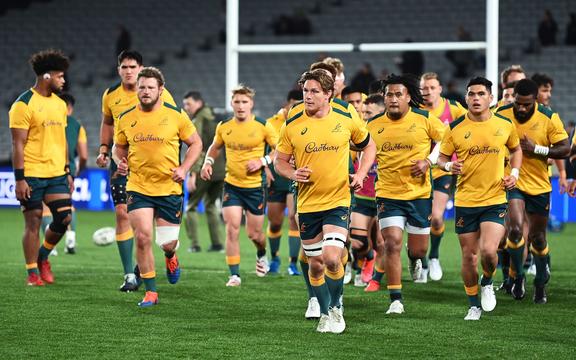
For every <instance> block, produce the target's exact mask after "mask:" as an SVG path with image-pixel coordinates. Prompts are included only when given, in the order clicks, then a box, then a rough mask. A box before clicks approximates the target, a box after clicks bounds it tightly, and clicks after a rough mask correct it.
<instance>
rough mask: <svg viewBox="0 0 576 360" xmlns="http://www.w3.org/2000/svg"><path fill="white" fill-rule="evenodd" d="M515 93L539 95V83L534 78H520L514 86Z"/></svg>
mask: <svg viewBox="0 0 576 360" xmlns="http://www.w3.org/2000/svg"><path fill="white" fill-rule="evenodd" d="M514 93H515V94H518V95H520V96H530V95H532V96H534V98H536V97H537V96H538V85H537V84H536V82H535V81H534V80H530V79H522V80H518V82H517V83H516V86H514Z"/></svg>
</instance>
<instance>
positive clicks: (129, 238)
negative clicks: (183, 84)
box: [96, 50, 176, 292]
mask: <svg viewBox="0 0 576 360" xmlns="http://www.w3.org/2000/svg"><path fill="white" fill-rule="evenodd" d="M141 70H142V55H141V54H140V53H139V52H137V51H133V50H125V51H122V52H121V53H120V54H119V55H118V75H120V80H121V81H120V83H118V84H116V85H114V86H112V87H110V88H108V89H106V91H105V92H104V95H103V96H102V123H101V127H100V143H101V145H100V148H99V150H98V152H99V155H98V157H97V158H96V164H97V165H98V166H100V167H107V166H108V164H109V165H110V190H111V192H112V200H113V202H114V211H115V214H116V245H118V252H119V253H120V259H121V261H122V267H123V269H124V283H123V284H122V286H120V291H124V292H130V291H136V290H138V285H139V284H138V282H139V279H137V275H135V274H134V272H135V271H136V272H138V271H137V268H136V269H135V268H134V266H133V263H132V249H133V246H134V234H133V232H132V229H131V228H130V220H129V219H128V210H127V206H126V177H125V176H121V175H120V174H118V173H117V171H116V163H115V162H114V161H110V159H109V153H110V150H111V149H110V147H111V146H112V143H113V140H114V138H115V136H116V132H117V130H118V119H119V117H120V114H122V113H124V112H125V111H126V110H128V109H130V108H132V107H134V106H136V105H137V104H138V96H137V89H136V79H137V76H138V73H139V72H140V71H141ZM161 98H162V100H163V101H164V102H168V103H169V104H171V105H174V106H176V103H175V102H174V99H173V98H172V95H170V93H169V92H168V90H167V89H164V90H163V91H162V95H161Z"/></svg>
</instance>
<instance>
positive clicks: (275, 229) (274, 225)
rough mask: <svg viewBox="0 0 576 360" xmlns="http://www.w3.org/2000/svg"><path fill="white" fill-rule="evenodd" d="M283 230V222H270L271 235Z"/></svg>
mask: <svg viewBox="0 0 576 360" xmlns="http://www.w3.org/2000/svg"><path fill="white" fill-rule="evenodd" d="M281 230H282V222H280V223H278V222H274V223H272V222H270V224H268V231H270V232H271V233H277V232H279V231H281Z"/></svg>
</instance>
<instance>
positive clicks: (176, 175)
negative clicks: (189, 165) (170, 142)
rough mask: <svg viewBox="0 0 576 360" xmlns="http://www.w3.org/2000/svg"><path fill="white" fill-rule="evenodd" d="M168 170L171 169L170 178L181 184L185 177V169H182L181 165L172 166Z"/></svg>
mask: <svg viewBox="0 0 576 360" xmlns="http://www.w3.org/2000/svg"><path fill="white" fill-rule="evenodd" d="M170 170H172V180H174V181H175V182H177V183H178V184H182V183H183V182H184V180H185V179H186V170H184V169H183V168H182V167H181V166H178V167H176V168H172V169H170Z"/></svg>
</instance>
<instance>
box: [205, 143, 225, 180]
mask: <svg viewBox="0 0 576 360" xmlns="http://www.w3.org/2000/svg"><path fill="white" fill-rule="evenodd" d="M223 146H224V143H220V142H218V141H216V139H214V141H213V142H212V144H211V145H210V147H209V148H208V150H207V151H206V157H205V158H204V165H202V170H201V171H200V177H201V178H202V179H203V180H210V178H211V177H212V165H213V164H214V160H215V159H217V158H218V156H219V155H220V151H221V149H222V147H223Z"/></svg>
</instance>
